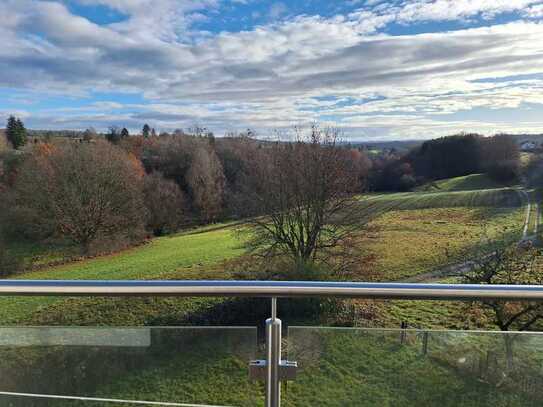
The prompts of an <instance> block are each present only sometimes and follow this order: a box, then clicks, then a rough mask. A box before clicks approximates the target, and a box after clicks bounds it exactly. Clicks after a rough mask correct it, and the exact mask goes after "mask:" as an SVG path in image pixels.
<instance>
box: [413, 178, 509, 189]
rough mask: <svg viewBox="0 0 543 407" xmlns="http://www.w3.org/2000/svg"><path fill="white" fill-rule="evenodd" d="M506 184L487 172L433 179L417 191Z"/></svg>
mask: <svg viewBox="0 0 543 407" xmlns="http://www.w3.org/2000/svg"><path fill="white" fill-rule="evenodd" d="M503 187H504V185H503V184H500V183H499V182H497V181H494V180H493V179H492V178H490V177H489V176H488V175H486V174H471V175H465V176H463V177H455V178H448V179H443V180H438V181H433V182H430V183H428V184H425V185H422V186H421V187H419V188H417V189H416V190H417V191H427V192H451V191H473V190H477V189H494V188H503Z"/></svg>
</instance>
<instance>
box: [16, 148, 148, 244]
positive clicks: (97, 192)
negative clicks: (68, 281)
mask: <svg viewBox="0 0 543 407" xmlns="http://www.w3.org/2000/svg"><path fill="white" fill-rule="evenodd" d="M143 175H144V172H143V169H142V167H141V165H140V164H139V161H138V160H137V159H136V158H134V157H133V156H131V155H129V154H127V153H125V152H124V151H122V150H121V149H120V148H118V147H116V146H113V145H111V144H108V143H105V142H99V143H94V144H87V143H84V144H68V145H59V146H51V145H42V146H41V147H40V148H39V149H36V150H35V151H34V152H33V154H32V156H31V157H30V158H28V159H27V160H26V162H25V163H24V164H23V166H22V168H21V170H20V173H19V175H18V177H17V180H16V184H15V192H16V207H17V210H18V215H19V216H20V217H21V218H22V219H23V223H24V224H26V225H32V228H33V229H34V230H33V232H38V234H39V235H41V236H47V235H60V236H63V237H66V238H69V239H71V240H72V241H73V242H75V243H77V244H79V245H80V246H81V249H82V252H83V253H84V254H87V253H88V252H89V250H90V248H91V245H92V244H93V243H94V242H96V241H97V240H98V239H100V238H110V237H113V236H119V235H124V236H125V237H127V238H133V237H135V235H136V234H137V232H138V231H139V230H141V229H142V222H143V220H144V219H145V208H144V205H143V198H142V186H143Z"/></svg>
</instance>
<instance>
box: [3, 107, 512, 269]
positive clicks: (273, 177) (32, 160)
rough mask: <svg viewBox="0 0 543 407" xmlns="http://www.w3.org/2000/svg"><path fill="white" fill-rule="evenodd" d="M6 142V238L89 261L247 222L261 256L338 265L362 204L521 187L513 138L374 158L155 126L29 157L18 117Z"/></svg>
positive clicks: (294, 139)
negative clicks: (439, 183)
mask: <svg viewBox="0 0 543 407" xmlns="http://www.w3.org/2000/svg"><path fill="white" fill-rule="evenodd" d="M7 130H8V131H7V133H8V139H9V140H10V142H11V143H12V145H13V146H14V147H16V148H17V149H18V150H14V151H11V152H8V153H4V155H3V157H0V159H1V161H2V166H1V167H2V170H1V171H0V192H1V193H2V195H3V198H4V199H2V202H1V203H0V205H1V207H0V229H1V231H0V232H2V233H3V234H4V235H8V236H15V237H17V238H21V237H23V238H25V239H28V240H32V241H43V240H50V239H59V238H62V239H65V240H69V241H71V242H72V243H75V244H77V245H79V247H80V248H81V252H82V253H83V254H84V255H88V254H91V253H93V252H98V251H102V250H104V249H105V248H107V249H114V248H116V247H117V246H123V245H131V244H134V243H136V242H140V241H142V240H144V239H145V238H146V237H148V236H150V235H155V236H160V235H164V234H167V233H172V232H175V231H177V230H179V229H180V228H182V227H186V226H189V225H196V224H206V223H211V222H217V221H222V220H227V219H246V220H247V219H249V220H248V221H247V222H248V224H250V225H251V226H252V229H251V230H252V234H251V239H249V240H250V242H249V245H248V246H249V249H250V250H251V251H252V252H253V253H255V254H258V255H264V256H273V255H275V254H277V253H281V254H283V255H284V254H285V253H286V254H288V256H289V257H290V258H292V259H294V260H295V263H300V264H302V263H303V264H305V263H308V262H314V261H317V260H319V261H320V260H328V259H329V258H331V257H334V255H336V254H338V253H339V252H343V253H345V251H348V246H349V242H350V240H351V238H352V235H353V233H354V231H355V230H356V229H360V225H361V223H364V222H365V221H367V219H364V217H363V216H361V214H359V213H358V212H357V211H356V203H357V200H356V197H357V195H359V194H360V193H363V192H366V191H371V190H400V191H401V190H408V189H410V188H412V187H413V186H415V185H417V184H419V183H422V182H426V181H428V180H433V179H439V178H446V177H452V176H459V175H466V174H470V173H475V172H481V171H486V172H487V173H489V174H491V175H492V176H494V177H496V178H500V179H502V180H510V179H512V178H514V177H516V176H517V175H518V160H519V154H518V149H517V148H516V144H515V143H514V141H513V140H512V139H511V138H510V137H507V136H496V137H492V138H483V137H480V136H477V135H471V134H465V135H458V136H453V137H445V138H441V139H437V140H430V141H427V142H424V143H423V144H422V145H421V146H420V147H417V148H415V149H413V150H411V151H409V152H407V153H405V154H398V153H395V152H386V153H383V154H380V155H377V156H374V157H369V156H368V155H367V154H366V152H365V151H364V150H363V149H360V148H353V147H352V146H349V145H345V144H341V143H339V142H338V138H339V136H340V132H339V131H338V130H337V129H331V128H320V127H319V126H317V125H314V126H311V127H310V128H307V129H299V128H295V129H293V132H292V134H291V138H290V139H289V140H283V141H280V140H277V141H273V142H271V141H262V140H258V138H257V137H256V135H255V133H254V132H253V131H251V130H247V131H246V132H243V133H240V134H228V135H227V136H226V137H221V138H215V137H214V135H213V133H211V132H210V131H208V130H207V129H206V128H203V127H198V126H195V127H194V128H192V129H188V131H186V132H185V131H176V132H174V133H173V134H167V133H161V134H160V135H159V136H157V133H156V131H155V130H154V129H152V128H151V127H150V126H148V125H145V126H144V127H143V129H142V132H141V134H140V135H130V134H129V132H128V130H127V129H126V128H124V129H121V130H119V129H118V128H116V127H112V128H110V131H109V133H108V134H107V135H105V137H104V136H100V135H98V134H97V133H96V132H95V131H94V130H92V129H89V130H87V131H85V132H84V133H83V136H82V137H81V138H77V139H73V138H72V139H69V138H61V137H59V138H54V137H44V138H42V139H41V140H40V141H39V142H38V139H36V138H34V142H33V143H30V145H29V146H26V147H24V144H25V142H26V141H27V138H26V135H25V136H22V134H23V133H26V131H25V130H24V124H23V123H22V121H20V120H19V119H16V118H12V117H10V119H9V120H8V129H7ZM14 140H15V141H14ZM23 147H24V148H23ZM113 243H114V244H113ZM0 246H1V243H0ZM0 249H1V248H0ZM318 257H320V259H318Z"/></svg>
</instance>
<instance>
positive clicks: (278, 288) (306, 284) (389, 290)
mask: <svg viewBox="0 0 543 407" xmlns="http://www.w3.org/2000/svg"><path fill="white" fill-rule="evenodd" d="M0 295H4V296H6V295H33V296H42V295H44V296H174V297H193V296H205V297H227V296H228V297H279V298H282V297H350V298H380V299H413V300H432V299H433V300H483V299H484V300H521V301H522V300H524V301H543V286H536V285H472V284H413V283H356V282H316V281H231V280H228V281H211V280H185V281H178V280H176V281H173V280H168V281H158V280H150V281H133V280H124V281H122V280H0Z"/></svg>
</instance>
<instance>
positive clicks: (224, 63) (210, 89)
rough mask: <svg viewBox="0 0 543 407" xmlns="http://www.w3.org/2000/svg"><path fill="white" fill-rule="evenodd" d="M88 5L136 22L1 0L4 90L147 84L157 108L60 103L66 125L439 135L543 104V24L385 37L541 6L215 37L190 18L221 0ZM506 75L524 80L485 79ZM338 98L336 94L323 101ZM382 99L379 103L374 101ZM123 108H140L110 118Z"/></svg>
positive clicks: (403, 8)
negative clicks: (308, 126)
mask: <svg viewBox="0 0 543 407" xmlns="http://www.w3.org/2000/svg"><path fill="white" fill-rule="evenodd" d="M80 1H84V2H85V3H87V4H102V5H107V6H108V7H110V8H115V9H116V10H118V11H120V12H122V13H123V14H125V15H126V16H127V19H126V20H124V21H122V22H120V23H115V24H109V25H102V26H100V25H97V24H94V23H92V22H91V21H89V20H87V19H84V18H82V17H78V16H75V15H73V14H71V13H70V12H69V11H68V9H67V8H66V7H65V6H63V5H62V4H60V3H54V2H37V1H33V0H17V1H13V0H5V1H4V2H1V0H0V12H2V11H5V10H9V11H10V13H11V15H10V18H9V19H4V20H2V21H1V22H0V35H2V38H3V39H4V41H5V44H6V45H5V46H4V47H2V48H0V87H4V88H6V87H7V88H14V89H26V90H34V91H36V92H44V93H45V92H47V93H49V92H64V93H66V94H71V95H82V94H85V93H87V92H90V91H107V92H119V91H120V92H138V93H139V92H141V93H143V94H144V96H145V97H146V98H147V99H148V100H149V101H150V103H149V104H143V105H138V106H135V105H129V106H125V105H122V104H118V103H117V102H110V101H104V102H102V103H98V104H94V105H91V106H89V107H88V108H87V109H74V110H71V111H67V110H64V111H63V112H60V111H57V113H58V114H61V113H62V114H63V115H64V116H62V117H60V118H57V119H55V121H54V123H55V125H63V126H67V125H70V124H72V125H73V126H81V127H85V126H86V125H90V124H92V123H93V122H95V123H97V124H100V123H102V124H103V125H105V124H106V123H107V122H108V121H111V122H113V123H111V124H115V123H117V122H119V123H120V122H123V123H126V125H127V126H131V125H133V126H134V127H138V126H139V124H138V123H140V122H141V121H152V122H153V123H155V126H156V127H163V128H170V129H172V128H176V127H186V126H187V125H191V124H193V123H194V122H195V121H198V122H201V123H206V125H207V126H209V127H214V128H216V129H218V130H219V131H220V130H225V129H231V128H237V126H241V128H245V127H247V126H253V127H257V128H259V129H270V128H274V127H283V126H289V125H291V124H293V123H298V122H307V121H311V120H321V121H322V120H324V121H327V120H329V121H330V122H334V121H336V122H338V123H339V124H341V125H345V126H346V127H347V128H349V129H351V130H353V131H358V130H360V129H369V130H368V131H373V130H374V131H382V132H388V133H389V134H392V135H397V136H399V135H405V136H410V135H412V134H414V133H415V132H420V131H421V129H422V128H424V127H426V128H427V129H429V130H428V131H429V133H431V132H432V131H435V132H444V131H452V129H453V128H454V129H456V130H459V128H458V126H461V125H466V126H467V125H470V126H472V125H473V126H475V127H476V128H477V129H491V128H493V127H492V124H491V123H490V122H485V123H478V124H476V121H473V120H469V121H467V120H466V121H462V120H455V121H451V122H449V123H445V122H444V118H445V117H446V116H447V115H451V114H458V113H462V112H468V111H470V110H472V109H490V110H492V109H508V108H519V107H520V106H523V104H526V103H532V104H541V98H540V95H541V91H542V90H543V77H542V78H535V79H526V80H520V79H518V78H517V79H515V77H516V76H519V75H524V76H526V75H528V76H529V75H534V74H541V73H543V24H542V23H539V22H537V21H531V22H528V21H517V22H515V23H510V24H502V25H490V24H489V25H488V26H487V27H481V28H472V29H463V30H457V31H451V32H437V33H427V34H418V35H402V36H389V35H385V34H382V33H379V30H381V29H382V28H383V27H385V26H386V25H387V24H389V23H390V22H393V21H397V22H412V21H415V20H448V19H465V18H471V17H473V16H475V15H483V14H484V15H485V16H487V17H488V16H490V15H495V14H498V13H503V12H507V11H520V10H522V12H523V14H526V15H529V16H532V15H533V16H534V17H537V13H539V12H540V11H541V10H540V6H539V5H537V3H541V1H539V2H537V1H528V0H509V1H507V2H505V1H502V0H493V1H484V0H472V1H467V0H457V1H454V2H453V1H445V0H437V1H423V0H416V1H409V2H400V3H396V4H389V3H380V4H378V5H376V6H372V7H370V8H365V9H363V10H358V11H356V12H353V13H351V14H349V15H347V16H334V17H329V18H324V17H320V16H299V17H295V18H291V19H288V20H287V21H283V22H275V23H272V24H268V25H264V26H259V27H256V28H255V29H253V30H251V31H245V32H236V33H221V34H217V35H208V36H199V35H198V34H197V33H196V34H195V33H193V32H191V26H190V24H191V22H190V16H191V15H194V13H198V11H199V10H200V9H201V8H202V7H206V6H207V7H217V4H218V3H217V2H216V1H214V0H201V1H189V0H159V1H151V0H134V1H128V0H113V1H105V0H80ZM276 4H280V3H276ZM538 10H539V11H538ZM280 11H281V10H280ZM283 12H284V10H283V11H281V13H279V15H281V14H282V13H283ZM193 18H194V17H193ZM500 77H512V79H509V80H501V81H498V80H496V81H493V80H492V79H490V80H488V81H485V82H478V81H477V80H479V79H484V78H500ZM325 95H333V96H335V98H332V99H333V100H326V99H322V98H317V99H316V97H322V96H325ZM370 98H371V99H376V100H374V101H371V102H367V101H364V99H370ZM353 101H355V102H356V101H358V102H356V103H355V102H353ZM122 108H129V109H132V110H131V112H124V111H123V113H122V114H121V113H119V114H112V113H111V112H113V111H115V110H119V109H122ZM542 109H543V108H542ZM101 112H102V113H101ZM53 115H54V112H47V113H45V112H43V113H42V114H41V115H40V114H38V115H34V116H35V118H34V120H35V121H36V123H40V124H41V123H46V122H47V120H48V119H47V117H49V118H51V117H54V116H53ZM51 122H52V120H51V119H49V123H51ZM517 125H518V126H519V128H520V127H522V126H523V124H522V123H517ZM532 125H535V124H534V123H532ZM502 126H505V127H507V126H509V125H503V124H502ZM511 126H512V125H511ZM97 127H100V126H99V125H97ZM475 127H474V128H473V129H470V130H476V128H475ZM372 129H373V130H372ZM540 129H541V130H543V127H540Z"/></svg>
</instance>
